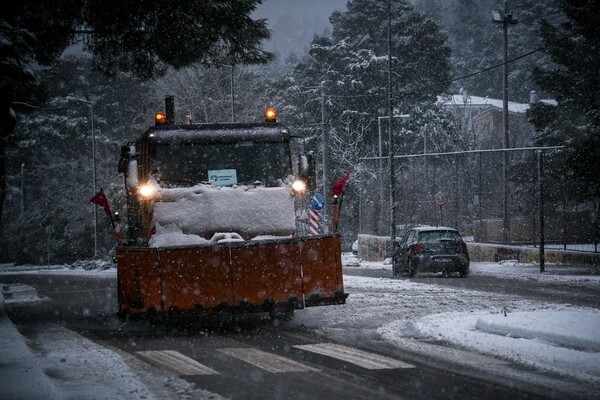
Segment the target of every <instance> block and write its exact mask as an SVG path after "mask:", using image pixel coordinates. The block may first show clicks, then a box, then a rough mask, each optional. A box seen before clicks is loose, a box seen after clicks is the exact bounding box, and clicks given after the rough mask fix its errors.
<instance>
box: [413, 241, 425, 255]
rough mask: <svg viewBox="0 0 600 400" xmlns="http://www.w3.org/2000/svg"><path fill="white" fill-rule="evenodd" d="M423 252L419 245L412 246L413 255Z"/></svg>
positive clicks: (423, 248)
mask: <svg viewBox="0 0 600 400" xmlns="http://www.w3.org/2000/svg"><path fill="white" fill-rule="evenodd" d="M423 250H425V246H423V245H422V244H421V243H415V244H413V245H412V251H413V253H415V254H416V253H421V252H422V251H423Z"/></svg>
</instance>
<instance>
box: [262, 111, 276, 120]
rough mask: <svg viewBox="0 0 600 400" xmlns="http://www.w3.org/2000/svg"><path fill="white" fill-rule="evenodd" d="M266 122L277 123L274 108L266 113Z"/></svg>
mask: <svg viewBox="0 0 600 400" xmlns="http://www.w3.org/2000/svg"><path fill="white" fill-rule="evenodd" d="M265 121H267V122H277V112H276V111H275V109H274V108H267V111H265Z"/></svg>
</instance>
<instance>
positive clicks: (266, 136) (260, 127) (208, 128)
mask: <svg viewBox="0 0 600 400" xmlns="http://www.w3.org/2000/svg"><path fill="white" fill-rule="evenodd" d="M146 135H147V137H148V139H149V140H150V141H152V143H156V144H173V143H180V142H194V141H202V142H204V143H206V142H212V143H215V142H223V141H229V140H232V141H239V140H254V141H283V140H285V139H287V138H289V136H290V135H289V130H288V129H287V128H285V127H284V126H282V125H280V124H269V125H267V124H230V125H225V124H217V125H215V124H197V125H179V126H167V127H154V128H151V129H149V130H148V131H147V132H146Z"/></svg>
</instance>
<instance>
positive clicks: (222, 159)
mask: <svg viewBox="0 0 600 400" xmlns="http://www.w3.org/2000/svg"><path fill="white" fill-rule="evenodd" d="M151 163H152V165H151V168H150V171H152V175H153V176H154V178H155V179H156V180H157V182H158V183H159V184H160V185H161V186H163V187H181V186H193V185H196V184H199V183H207V182H209V181H212V182H213V183H214V184H216V185H218V186H232V185H245V184H258V183H259V182H260V184H262V185H264V186H278V185H280V184H281V182H282V181H283V180H284V179H285V178H287V177H288V176H289V175H291V174H292V171H291V160H290V153H289V146H288V143H286V142H252V141H248V142H238V143H209V144H208V143H201V144H198V143H192V144H182V145H158V146H156V147H155V148H154V151H153V157H152V161H151Z"/></svg>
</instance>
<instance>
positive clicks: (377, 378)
mask: <svg viewBox="0 0 600 400" xmlns="http://www.w3.org/2000/svg"><path fill="white" fill-rule="evenodd" d="M344 272H345V273H346V274H353V275H364V276H375V277H384V278H389V279H395V278H392V277H391V276H390V273H389V271H381V270H365V269H360V268H352V269H348V268H346V269H345V271H344ZM1 280H2V282H3V283H5V284H7V283H23V284H27V285H31V286H33V287H35V288H36V289H37V291H38V293H39V294H40V295H45V296H47V297H49V298H50V299H51V300H52V301H51V302H44V303H40V304H39V305H37V306H35V307H34V306H31V305H27V306H13V307H11V308H9V310H8V311H9V313H10V316H11V319H12V320H13V321H14V322H15V323H16V324H17V326H18V328H19V330H20V331H21V333H22V334H23V335H25V336H35V335H36V331H38V330H43V329H44V324H46V323H52V324H56V323H58V324H60V325H62V326H64V327H66V328H68V329H71V330H73V331H75V332H77V333H79V334H81V335H83V336H85V337H87V338H89V339H91V340H93V341H95V342H96V343H99V344H101V345H106V346H110V347H113V348H117V349H119V350H121V351H124V352H127V353H129V354H131V355H134V356H135V357H137V358H139V359H140V360H142V361H144V362H146V363H148V364H150V365H151V366H152V367H153V368H156V369H157V370H158V371H164V373H168V374H174V375H178V376H180V377H182V378H183V379H186V380H187V381H189V382H192V383H194V384H195V385H196V386H197V387H199V388H202V389H204V390H207V391H210V392H213V393H217V394H219V395H221V396H224V397H227V398H232V399H331V398H335V397H338V398H344V399H402V398H407V399H481V398H484V399H515V398H519V399H538V398H540V399H541V398H549V397H555V398H564V397H565V396H567V395H568V394H567V393H555V392H548V391H545V390H544V388H540V387H536V386H535V385H528V383H527V378H526V377H527V374H528V373H531V371H528V370H527V369H525V368H524V367H521V366H518V365H510V364H508V365H502V366H501V368H505V369H506V371H508V372H507V373H506V374H504V375H503V376H500V377H499V376H494V375H491V374H489V373H486V370H485V368H482V367H481V365H479V364H477V362H475V363H470V362H468V361H467V360H465V362H464V363H463V364H461V365H460V367H457V365H456V364H452V363H447V362H444V361H443V360H436V359H432V358H431V357H421V356H419V354H418V353H410V352H405V351H401V350H399V349H398V348H395V347H394V346H392V345H390V344H387V343H384V342H382V341H378V340H375V339H373V338H370V337H368V336H361V335H360V334H357V335H356V336H355V337H350V338H348V337H345V338H342V339H339V338H336V337H327V336H324V335H323V333H321V332H319V331H318V330H315V329H311V328H307V327H305V326H302V325H295V324H280V323H273V322H272V321H270V320H269V319H268V318H265V317H264V316H262V315H255V316H251V317H247V318H242V319H235V320H231V319H222V320H213V321H202V323H201V324H179V325H165V324H150V323H148V322H125V321H121V320H120V319H118V318H117V317H116V315H115V312H116V306H117V299H116V279H113V278H97V277H96V278H94V277H85V276H66V275H65V276H60V275H53V276H43V275H5V276H2V279H1ZM413 280H414V281H416V282H424V283H429V284H434V285H449V286H460V287H462V288H465V289H475V290H479V291H489V292H490V293H513V292H515V293H516V292H518V293H519V294H520V295H522V296H525V297H527V296H531V297H533V298H536V299H540V298H547V299H548V301H557V302H561V301H569V302H572V303H575V304H585V305H588V306H589V305H590V303H593V304H595V305H596V306H597V305H598V304H600V301H599V295H598V294H597V293H593V292H586V291H580V292H578V293H574V292H573V291H569V290H564V289H563V290H561V288H560V287H556V288H552V287H550V288H548V287H547V286H545V287H541V286H540V287H536V286H535V285H528V286H527V287H526V288H524V287H521V288H519V287H516V286H518V284H517V283H515V282H514V281H504V280H502V279H497V278H493V277H484V276H474V277H469V278H466V279H440V278H438V277H436V276H417V277H416V278H414V279H413ZM549 290H550V291H552V292H551V293H550V292H548V291H549ZM484 358H485V357H484ZM484 358H482V360H484ZM496 361H498V364H506V363H504V362H501V361H499V360H494V359H491V358H489V359H488V360H484V361H481V363H482V364H486V363H495V362H496ZM511 376H513V377H514V379H511V378H510V377H511ZM174 396H176V395H175V394H174ZM173 398H177V397H173Z"/></svg>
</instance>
